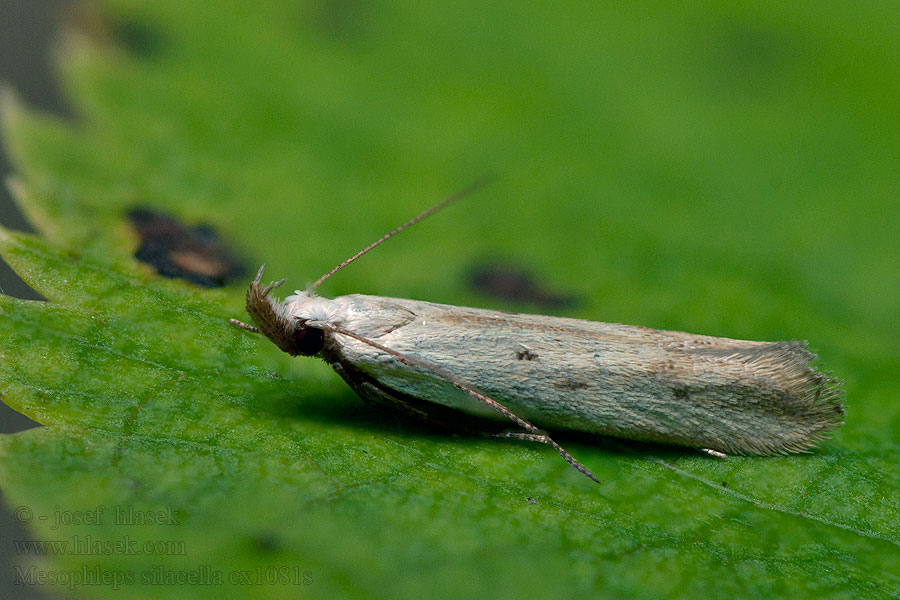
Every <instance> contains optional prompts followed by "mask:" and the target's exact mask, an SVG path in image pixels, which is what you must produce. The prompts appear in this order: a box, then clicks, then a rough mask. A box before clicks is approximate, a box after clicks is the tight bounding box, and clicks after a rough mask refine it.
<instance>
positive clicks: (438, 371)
mask: <svg viewBox="0 0 900 600" xmlns="http://www.w3.org/2000/svg"><path fill="white" fill-rule="evenodd" d="M304 325H305V326H306V327H313V328H316V329H323V330H325V331H330V332H332V333H339V334H341V335H346V336H347V337H351V338H353V339H355V340H358V341H360V342H362V343H364V344H367V345H369V346H372V347H373V348H376V349H378V350H381V351H382V352H387V353H388V354H390V355H391V356H393V357H394V358H396V359H397V360H399V361H400V362H402V363H403V364H405V365H407V366H409V367H418V368H420V369H424V370H426V371H431V372H432V373H434V374H435V375H438V376H440V377H442V378H443V379H445V380H446V381H447V382H448V383H450V384H451V385H452V386H453V387H455V388H456V389H458V390H460V391H462V392H465V393H466V394H468V395H470V396H472V397H473V398H475V399H476V400H480V401H481V402H483V403H485V404H487V405H488V406H490V407H491V408H493V409H494V410H496V411H497V412H499V413H500V414H501V415H503V416H504V417H506V418H507V419H509V420H510V421H512V422H513V423H515V424H516V425H518V426H519V427H521V428H522V429H524V430H525V431H527V432H528V434H526V435H527V437H524V438H520V439H527V440H529V441H533V442H541V443H544V444H547V445H549V446H552V447H553V448H554V449H555V450H556V451H557V452H559V454H560V456H562V457H563V460H565V461H566V462H567V463H569V464H570V465H571V466H572V467H574V468H575V469H576V470H578V471H579V472H581V473H582V474H583V475H585V476H587V477H589V478H590V479H593V480H594V481H596V482H597V483H600V480H599V479H597V478H596V477H595V476H594V474H593V473H591V472H590V470H588V468H587V467H585V466H584V465H582V464H581V463H580V462H578V461H577V460H575V457H574V456H572V455H571V454H569V452H568V451H567V450H566V449H565V448H563V447H562V446H560V445H559V444H557V443H556V442H555V441H554V440H553V439H552V438H551V437H550V436H549V435H547V434H546V433H544V432H543V431H542V430H540V429H538V428H537V427H535V426H534V425H532V424H531V423H529V422H528V421H526V420H525V419H523V418H522V417H520V416H519V415H517V414H516V413H514V412H512V411H511V410H509V409H508V408H506V407H505V406H503V405H502V404H500V403H499V402H497V401H496V400H494V399H493V398H490V397H488V396H485V395H484V394H479V393H478V392H476V391H475V390H473V389H471V388H470V387H468V386H467V385H465V384H464V383H462V382H460V381H459V380H458V379H457V378H456V377H454V376H453V374H452V373H451V372H450V371H448V370H446V369H444V368H443V367H439V366H437V365H434V364H431V363H430V362H427V361H424V360H422V359H419V358H416V357H414V356H407V355H406V354H402V353H400V352H397V351H396V350H392V349H391V348H388V347H387V346H383V345H382V344H379V343H378V342H375V341H372V340H370V339H368V338H366V337H363V336H361V335H359V334H358V333H354V332H352V331H350V330H349V329H344V328H343V327H340V326H338V325H330V324H328V323H325V322H322V321H306V322H305V323H304ZM506 437H518V436H515V435H508V436H506Z"/></svg>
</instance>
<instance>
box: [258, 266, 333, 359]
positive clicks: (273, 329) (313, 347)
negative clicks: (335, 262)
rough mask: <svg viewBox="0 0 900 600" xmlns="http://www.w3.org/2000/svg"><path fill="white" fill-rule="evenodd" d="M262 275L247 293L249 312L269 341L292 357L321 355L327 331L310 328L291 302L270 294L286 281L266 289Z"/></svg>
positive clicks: (259, 274) (260, 273)
mask: <svg viewBox="0 0 900 600" xmlns="http://www.w3.org/2000/svg"><path fill="white" fill-rule="evenodd" d="M262 272H263V270H262V268H260V269H259V273H257V274H256V278H255V279H254V280H253V281H252V282H250V289H248V290H247V313H248V314H249V315H250V316H251V317H253V320H254V322H255V323H256V326H257V327H258V328H259V330H260V331H261V332H262V333H263V334H265V336H266V337H267V338H269V339H270V340H272V341H273V342H274V343H275V345H276V346H278V347H279V348H281V349H282V350H283V351H285V352H287V353H288V354H290V355H291V356H297V355H303V356H314V355H316V354H318V353H319V352H320V351H321V350H322V347H323V346H324V345H325V332H324V331H322V330H321V329H316V328H315V327H306V326H305V325H304V323H305V322H306V321H307V319H298V318H297V317H296V316H293V315H291V314H290V311H289V310H288V303H287V302H280V301H278V300H277V299H275V298H273V297H272V296H270V295H269V293H270V292H271V291H272V290H274V289H275V288H277V287H278V286H280V285H281V284H283V283H284V279H282V280H280V281H276V282H275V283H270V284H269V285H266V286H263V285H262V284H261V283H260V280H261V279H262Z"/></svg>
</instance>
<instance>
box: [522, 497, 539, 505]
mask: <svg viewBox="0 0 900 600" xmlns="http://www.w3.org/2000/svg"><path fill="white" fill-rule="evenodd" d="M525 502H527V503H528V504H537V503H538V502H537V500H535V499H534V498H525Z"/></svg>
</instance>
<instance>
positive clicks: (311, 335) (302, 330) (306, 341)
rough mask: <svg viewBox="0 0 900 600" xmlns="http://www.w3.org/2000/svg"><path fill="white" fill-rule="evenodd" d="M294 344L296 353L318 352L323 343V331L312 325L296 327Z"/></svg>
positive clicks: (307, 354)
mask: <svg viewBox="0 0 900 600" xmlns="http://www.w3.org/2000/svg"><path fill="white" fill-rule="evenodd" d="M294 344H295V345H296V346H297V353H298V354H302V355H304V356H312V355H313V354H318V353H319V350H321V349H322V346H324V345H325V333H324V332H323V331H322V330H321V329H315V328H313V327H298V328H297V330H296V331H295V332H294Z"/></svg>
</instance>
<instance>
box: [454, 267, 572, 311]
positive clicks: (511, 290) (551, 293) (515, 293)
mask: <svg viewBox="0 0 900 600" xmlns="http://www.w3.org/2000/svg"><path fill="white" fill-rule="evenodd" d="M469 285H470V286H472V287H473V288H475V289H476V290H478V291H479V292H482V293H484V294H487V295H489V296H493V297H495V298H500V299H502V300H510V301H513V302H524V303H527V304H534V305H536V306H540V307H541V308H571V307H572V306H575V305H576V304H577V300H576V298H575V296H573V295H571V294H563V293H559V292H557V291H555V290H551V289H548V288H546V287H544V286H542V285H540V284H539V283H538V282H537V281H535V279H534V278H533V277H532V276H531V274H529V273H528V272H527V271H525V270H523V269H520V268H517V267H514V266H511V265H508V264H500V263H485V264H481V265H478V266H476V267H474V268H473V269H472V270H471V271H470V272H469Z"/></svg>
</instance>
